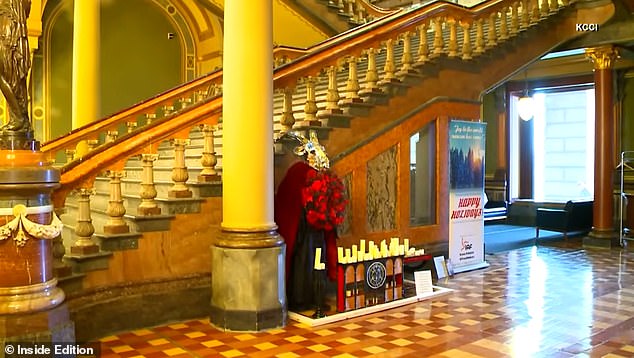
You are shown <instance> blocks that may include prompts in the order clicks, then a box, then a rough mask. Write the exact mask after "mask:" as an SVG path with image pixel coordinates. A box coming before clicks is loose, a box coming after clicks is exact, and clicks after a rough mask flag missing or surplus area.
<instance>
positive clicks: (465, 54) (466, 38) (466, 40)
mask: <svg viewBox="0 0 634 358" xmlns="http://www.w3.org/2000/svg"><path fill="white" fill-rule="evenodd" d="M460 27H462V34H463V37H462V59H463V60H470V59H472V57H471V32H470V27H471V23H470V22H468V21H460Z"/></svg>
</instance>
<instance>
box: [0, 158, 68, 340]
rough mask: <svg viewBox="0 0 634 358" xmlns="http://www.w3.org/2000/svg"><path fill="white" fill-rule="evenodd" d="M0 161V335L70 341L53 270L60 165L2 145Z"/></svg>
mask: <svg viewBox="0 0 634 358" xmlns="http://www.w3.org/2000/svg"><path fill="white" fill-rule="evenodd" d="M0 161H2V163H4V164H3V166H2V167H1V168H0V273H1V274H0V341H23V342H31V341H37V342H46V341H51V340H52V339H57V338H55V337H58V338H59V341H60V342H61V341H64V342H68V339H70V338H72V336H73V335H72V334H70V333H72V322H71V321H70V319H69V316H68V310H67V309H66V307H65V306H63V305H61V304H62V302H63V301H64V292H63V291H62V290H61V289H60V288H58V287H57V279H56V278H55V277H54V275H53V266H54V265H53V239H54V238H56V237H58V236H59V235H60V233H61V229H62V224H61V221H59V219H58V218H57V216H56V215H55V213H54V211H53V205H52V204H51V200H50V199H51V192H52V191H53V189H55V188H56V187H58V186H59V171H58V170H57V169H55V168H53V167H52V166H50V163H49V162H48V161H47V160H45V158H44V156H43V155H42V153H40V152H35V151H30V150H0ZM60 305H61V306H60Z"/></svg>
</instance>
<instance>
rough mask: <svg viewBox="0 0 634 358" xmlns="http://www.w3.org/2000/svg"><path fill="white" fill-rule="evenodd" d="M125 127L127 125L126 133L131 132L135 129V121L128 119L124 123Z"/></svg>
mask: <svg viewBox="0 0 634 358" xmlns="http://www.w3.org/2000/svg"><path fill="white" fill-rule="evenodd" d="M125 125H126V127H128V133H132V132H133V131H134V130H135V129H136V126H137V124H136V122H133V121H130V122H126V123H125Z"/></svg>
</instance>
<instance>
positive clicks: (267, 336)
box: [101, 239, 634, 358]
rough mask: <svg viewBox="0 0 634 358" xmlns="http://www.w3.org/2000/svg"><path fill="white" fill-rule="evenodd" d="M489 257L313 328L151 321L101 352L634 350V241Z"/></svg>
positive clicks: (106, 343)
mask: <svg viewBox="0 0 634 358" xmlns="http://www.w3.org/2000/svg"><path fill="white" fill-rule="evenodd" d="M486 260H487V262H488V263H489V264H490V266H489V267H488V268H487V269H483V270H477V271H472V272H467V273H461V274H458V275H456V276H454V277H450V278H445V279H441V280H440V281H438V282H436V284H437V285H439V286H443V287H448V288H451V289H453V290H455V291H454V292H453V293H452V294H450V295H446V296H443V297H440V298H436V299H434V300H430V301H421V302H418V303H415V304H411V305H407V306H402V307H398V308H394V309H391V310H388V311H383V312H379V313H374V314H371V315H368V316H362V317H357V318H352V319H349V320H345V321H340V322H337V323H332V324H328V325H324V326H318V327H313V328H311V327H308V326H306V325H303V324H300V323H296V322H293V321H289V322H288V325H287V326H286V327H284V328H281V329H275V330H270V331H266V332H257V333H225V332H221V331H218V330H216V329H215V328H214V327H212V326H211V325H210V324H209V321H208V320H207V319H205V318H202V319H200V320H192V321H187V322H179V323H174V324H169V325H165V326H160V327H149V328H145V329H141V330H137V331H132V332H126V333H121V334H118V335H116V336H109V337H103V338H102V339H101V343H102V357H104V358H105V357H147V358H151V357H228V358H230V357H279V358H291V357H342V358H343V357H416V358H419V357H459V358H462V357H473V358H478V357H486V358H496V357H634V250H632V249H630V250H627V249H612V250H605V249H602V250H593V249H584V248H582V247H581V245H579V244H578V242H575V240H574V239H570V240H569V241H568V242H567V243H565V244H564V245H558V246H539V247H528V248H523V249H518V250H513V251H508V252H503V253H498V254H494V255H487V257H486Z"/></svg>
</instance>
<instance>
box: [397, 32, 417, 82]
mask: <svg viewBox="0 0 634 358" xmlns="http://www.w3.org/2000/svg"><path fill="white" fill-rule="evenodd" d="M401 41H403V56H402V57H401V70H400V71H399V72H398V75H399V76H405V75H408V74H417V73H418V71H416V70H415V69H414V67H413V66H412V62H413V60H412V33H411V32H409V31H406V32H405V33H403V35H402V37H401Z"/></svg>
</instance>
